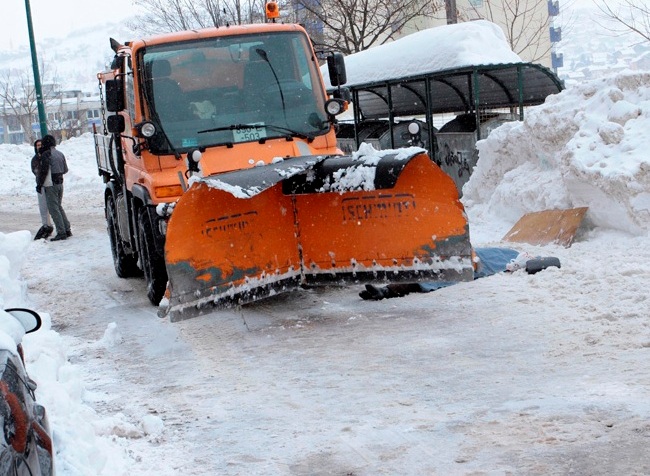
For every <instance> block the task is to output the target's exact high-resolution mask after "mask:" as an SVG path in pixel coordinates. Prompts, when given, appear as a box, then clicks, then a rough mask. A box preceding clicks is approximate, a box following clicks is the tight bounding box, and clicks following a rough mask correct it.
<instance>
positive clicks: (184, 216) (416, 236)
mask: <svg viewBox="0 0 650 476" xmlns="http://www.w3.org/2000/svg"><path fill="white" fill-rule="evenodd" d="M360 176H364V177H371V178H370V180H371V181H372V186H370V187H368V186H367V182H366V186H365V187H364V188H366V190H359V187H360V185H359V183H358V179H357V177H360ZM346 177H347V179H348V180H347V181H346ZM355 180H357V182H355ZM165 260H166V266H167V273H168V276H169V303H168V306H167V308H166V309H165V310H164V311H163V314H166V315H169V317H170V319H171V321H179V320H183V319H187V318H190V317H194V316H197V315H200V314H202V313H205V312H210V311H212V310H213V309H214V308H215V307H217V308H218V307H228V306H233V305H239V304H245V303H248V302H252V301H256V300H258V299H261V298H264V297H267V296H270V295H273V294H276V293H280V292H285V291H290V290H293V289H296V288H298V287H299V286H302V285H346V284H347V285H349V284H364V283H387V282H416V281H438V280H442V281H471V280H472V279H473V272H474V269H473V266H472V250H471V245H470V241H469V227H468V223H467V219H466V215H465V212H464V209H463V206H462V204H461V203H460V201H459V199H458V192H457V189H456V186H455V185H454V182H453V181H452V179H451V178H450V177H449V176H447V175H446V174H445V173H444V172H442V171H441V170H440V168H439V167H438V166H436V165H435V164H434V163H433V162H432V161H431V160H430V159H429V157H428V156H427V155H426V154H424V153H415V154H413V155H412V156H411V157H408V158H406V159H404V158H397V155H396V154H392V155H385V156H384V157H383V158H381V160H379V161H378V162H374V163H367V162H366V163H364V162H363V161H359V160H358V159H352V158H351V157H338V156H336V157H298V158H296V159H291V160H287V161H285V162H283V163H281V164H270V165H266V166H263V167H255V168H253V169H247V170H241V171H236V172H232V173H228V174H220V175H217V176H212V177H206V178H203V179H200V180H198V181H197V182H195V183H194V184H193V185H192V186H191V187H190V188H189V189H188V191H187V192H186V193H185V194H184V195H183V197H181V199H180V200H179V201H178V203H177V204H176V207H175V209H174V212H173V214H172V216H171V218H170V221H169V224H168V229H167V237H166V246H165Z"/></svg>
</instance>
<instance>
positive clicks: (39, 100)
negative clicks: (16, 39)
mask: <svg viewBox="0 0 650 476" xmlns="http://www.w3.org/2000/svg"><path fill="white" fill-rule="evenodd" d="M25 11H26V12H27V29H28V30H29V47H30V49H31V51H32V69H33V70H34V90H35V92H36V106H37V107H38V121H39V123H40V125H41V138H43V137H44V136H45V135H46V134H47V118H46V116H45V106H44V105H43V89H42V88H41V76H40V74H39V72H38V58H37V57H36V45H35V43H34V27H33V26H32V10H31V8H30V7H29V0H25ZM30 124H31V120H30Z"/></svg>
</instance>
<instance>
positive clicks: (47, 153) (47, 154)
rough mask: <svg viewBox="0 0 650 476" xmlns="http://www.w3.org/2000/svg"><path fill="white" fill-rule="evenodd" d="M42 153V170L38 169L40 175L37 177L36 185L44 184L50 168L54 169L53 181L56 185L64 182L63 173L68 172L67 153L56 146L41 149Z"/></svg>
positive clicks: (40, 162)
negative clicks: (64, 153)
mask: <svg viewBox="0 0 650 476" xmlns="http://www.w3.org/2000/svg"><path fill="white" fill-rule="evenodd" d="M40 153H41V157H40V161H39V166H40V167H39V169H40V170H38V176H37V177H36V185H38V186H43V183H44V182H45V179H46V178H47V173H48V171H49V170H50V168H51V169H52V183H53V184H54V185H59V184H62V183H63V174H65V173H67V172H68V164H67V162H66V160H65V155H63V153H61V152H59V151H58V150H56V149H55V148H54V147H52V148H48V149H40Z"/></svg>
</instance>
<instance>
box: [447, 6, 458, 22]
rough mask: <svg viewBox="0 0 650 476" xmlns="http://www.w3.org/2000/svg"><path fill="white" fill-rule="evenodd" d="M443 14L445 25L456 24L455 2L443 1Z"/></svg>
mask: <svg viewBox="0 0 650 476" xmlns="http://www.w3.org/2000/svg"><path fill="white" fill-rule="evenodd" d="M445 12H446V13H447V25H453V24H455V23H458V13H457V11H456V0H445Z"/></svg>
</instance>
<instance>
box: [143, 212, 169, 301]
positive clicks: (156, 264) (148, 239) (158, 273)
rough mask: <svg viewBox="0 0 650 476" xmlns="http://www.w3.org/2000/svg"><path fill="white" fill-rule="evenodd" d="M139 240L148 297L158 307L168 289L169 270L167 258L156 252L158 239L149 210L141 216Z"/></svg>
mask: <svg viewBox="0 0 650 476" xmlns="http://www.w3.org/2000/svg"><path fill="white" fill-rule="evenodd" d="M138 218H139V220H138V221H139V223H138V225H139V226H138V239H139V241H140V260H141V263H140V264H141V266H142V271H144V278H145V280H146V282H147V297H148V298H149V301H151V304H153V305H154V306H157V305H158V304H160V300H161V299H162V298H163V296H164V294H165V289H166V288H167V269H166V268H165V258H164V257H163V256H162V255H160V253H158V251H157V250H156V242H155V240H156V237H155V236H154V230H153V227H152V226H151V221H150V220H149V216H148V213H147V209H146V208H145V209H142V210H141V211H140V215H139V217H138Z"/></svg>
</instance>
